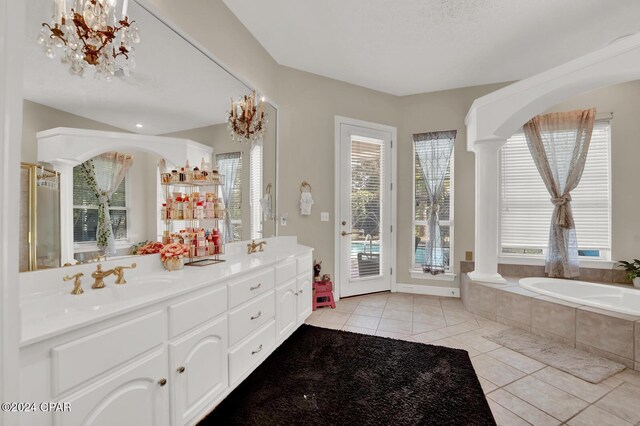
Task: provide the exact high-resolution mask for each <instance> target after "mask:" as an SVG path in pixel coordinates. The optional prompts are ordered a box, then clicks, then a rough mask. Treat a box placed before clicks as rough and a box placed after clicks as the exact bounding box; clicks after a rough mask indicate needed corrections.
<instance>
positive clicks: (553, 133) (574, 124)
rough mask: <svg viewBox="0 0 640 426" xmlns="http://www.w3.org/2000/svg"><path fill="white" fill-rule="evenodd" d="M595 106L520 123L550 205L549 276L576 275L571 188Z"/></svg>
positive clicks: (581, 167)
mask: <svg viewBox="0 0 640 426" xmlns="http://www.w3.org/2000/svg"><path fill="white" fill-rule="evenodd" d="M595 116H596V110H595V108H592V109H588V110H578V111H570V112H557V113H551V114H546V115H541V116H537V117H534V118H533V119H531V121H529V122H528V123H526V124H525V125H524V127H523V130H524V134H525V136H526V138H527V144H528V146H529V151H531V155H532V157H533V160H534V162H535V164H536V167H537V169H538V172H539V173H540V176H541V177H542V180H543V181H544V184H545V186H546V187H547V190H548V191H549V194H550V195H551V203H552V204H553V205H554V209H553V215H552V216H551V229H550V231H549V247H548V249H547V260H546V267H545V270H546V272H547V274H548V275H549V276H550V277H564V278H571V277H577V276H578V275H579V273H580V271H579V266H578V240H577V238H576V229H575V222H574V220H573V213H572V211H571V191H573V190H574V189H575V188H576V187H577V186H578V183H579V182H580V179H581V178H582V172H583V170H584V165H585V162H586V160H587V152H588V151H589V144H590V142H591V134H592V132H593V124H594V121H595Z"/></svg>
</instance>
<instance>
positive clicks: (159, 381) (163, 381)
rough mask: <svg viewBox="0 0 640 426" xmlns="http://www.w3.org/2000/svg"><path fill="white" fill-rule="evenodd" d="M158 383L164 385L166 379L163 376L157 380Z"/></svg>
mask: <svg viewBox="0 0 640 426" xmlns="http://www.w3.org/2000/svg"><path fill="white" fill-rule="evenodd" d="M158 384H159V385H160V386H164V385H166V384H167V379H164V378H163V379H160V380H158Z"/></svg>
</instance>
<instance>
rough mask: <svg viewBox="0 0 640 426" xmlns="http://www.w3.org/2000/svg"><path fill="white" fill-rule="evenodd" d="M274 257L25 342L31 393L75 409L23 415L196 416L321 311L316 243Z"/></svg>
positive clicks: (160, 423)
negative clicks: (315, 287)
mask: <svg viewBox="0 0 640 426" xmlns="http://www.w3.org/2000/svg"><path fill="white" fill-rule="evenodd" d="M264 263H265V264H264V265H263V266H257V267H252V268H250V269H249V270H247V271H242V270H241V271H240V272H235V273H234V272H232V273H225V274H224V276H225V277H228V278H224V279H218V280H216V281H214V283H212V284H210V285H206V284H205V285H201V286H198V287H196V288H195V289H194V290H193V291H182V292H179V293H177V294H176V295H175V296H170V295H169V296H167V297H165V298H163V299H161V300H159V301H157V302H153V303H145V304H142V305H141V306H140V307H139V308H137V309H136V308H129V309H127V310H125V311H123V312H122V314H118V315H111V316H110V317H108V318H104V319H100V320H94V321H90V322H88V323H86V324H85V325H81V326H78V327H73V328H70V329H69V330H68V331H66V332H64V333H59V334H57V335H53V336H50V337H48V338H47V339H42V340H40V341H35V342H32V343H29V344H28V345H25V346H23V347H22V348H21V393H22V395H21V398H22V400H23V401H35V402H44V401H54V402H62V403H70V404H71V410H70V411H68V412H54V413H51V412H39V413H24V414H23V415H22V423H23V424H28V425H30V426H31V425H33V426H39V425H43V426H50V425H55V426H76V425H78V426H79V425H83V426H84V425H119V426H120V425H132V426H144V425H149V426H165V425H192V424H196V423H197V422H198V421H199V420H201V419H202V418H203V417H204V416H206V414H207V413H209V412H210V411H212V410H213V408H214V407H215V406H216V405H217V404H219V403H220V402H221V401H222V400H223V399H224V398H225V397H226V396H227V395H228V394H229V393H230V392H231V391H232V390H233V389H234V388H235V387H236V386H237V385H238V384H239V383H241V382H242V380H244V379H245V378H246V377H247V376H248V375H249V374H251V372H252V371H253V370H254V369H255V368H257V367H258V366H259V365H260V363H261V362H262V361H264V359H265V358H266V357H268V356H269V355H270V354H271V353H272V352H273V351H274V350H275V348H276V347H277V346H278V345H279V344H280V343H282V341H284V340H285V339H286V338H287V337H288V336H290V335H291V333H293V332H294V331H295V330H296V329H297V328H298V326H299V325H300V324H301V323H302V322H304V320H305V319H306V317H307V316H308V315H309V314H310V313H311V270H312V261H311V250H310V249H307V248H304V250H301V249H298V250H297V252H296V254H295V255H289V256H286V257H284V258H283V259H281V260H275V261H271V262H270V263H267V262H264ZM230 268H231V267H230ZM186 273H187V270H185V281H186V280H187V279H188V277H187V276H186ZM196 276H197V275H196ZM89 291H93V290H89ZM96 294H98V293H96ZM73 297H82V295H80V296H73Z"/></svg>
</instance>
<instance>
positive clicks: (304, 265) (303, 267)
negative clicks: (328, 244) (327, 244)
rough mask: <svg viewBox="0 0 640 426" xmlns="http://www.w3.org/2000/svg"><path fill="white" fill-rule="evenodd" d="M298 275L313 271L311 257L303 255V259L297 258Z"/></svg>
mask: <svg viewBox="0 0 640 426" xmlns="http://www.w3.org/2000/svg"><path fill="white" fill-rule="evenodd" d="M297 260H298V275H300V274H304V273H306V272H309V271H311V270H313V259H312V258H311V255H310V254H308V255H305V256H303V257H299V258H298V259H297Z"/></svg>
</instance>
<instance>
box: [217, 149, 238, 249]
mask: <svg viewBox="0 0 640 426" xmlns="http://www.w3.org/2000/svg"><path fill="white" fill-rule="evenodd" d="M216 163H217V164H218V171H219V172H220V174H222V175H224V179H225V186H226V185H231V187H230V188H229V189H228V191H227V189H223V191H224V192H225V193H228V194H229V199H228V200H227V199H225V200H224V201H225V208H226V209H227V218H226V219H225V220H226V222H225V225H226V226H227V227H228V226H229V223H230V224H231V225H232V226H231V229H232V234H231V235H230V236H227V240H226V242H231V241H240V240H242V153H241V152H228V153H225V154H218V155H216ZM230 176H235V178H234V179H232V180H233V182H230V181H229V177H230ZM226 232H227V231H225V234H226Z"/></svg>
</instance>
